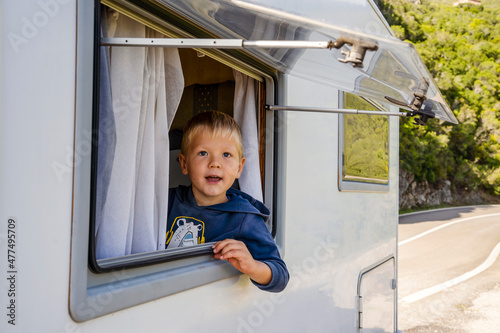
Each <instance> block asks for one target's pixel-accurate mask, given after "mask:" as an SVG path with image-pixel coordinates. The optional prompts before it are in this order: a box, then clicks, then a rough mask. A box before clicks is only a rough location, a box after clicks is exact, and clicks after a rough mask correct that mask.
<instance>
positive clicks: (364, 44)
mask: <svg viewBox="0 0 500 333" xmlns="http://www.w3.org/2000/svg"><path fill="white" fill-rule="evenodd" d="M344 44H347V45H350V46H352V48H351V50H350V51H347V50H341V51H340V53H342V54H344V55H345V58H344V59H341V58H339V61H340V62H344V63H351V64H352V66H353V67H360V68H363V60H364V59H365V55H366V51H377V50H378V45H377V44H376V43H375V42H369V41H364V40H361V39H356V38H349V37H340V38H338V39H337V40H336V41H335V42H333V43H332V45H333V47H335V48H336V49H340V48H341V47H342V46H344Z"/></svg>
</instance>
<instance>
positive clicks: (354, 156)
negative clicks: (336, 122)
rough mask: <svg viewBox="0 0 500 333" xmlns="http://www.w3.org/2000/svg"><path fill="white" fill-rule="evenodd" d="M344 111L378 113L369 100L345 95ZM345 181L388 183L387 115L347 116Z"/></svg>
mask: <svg viewBox="0 0 500 333" xmlns="http://www.w3.org/2000/svg"><path fill="white" fill-rule="evenodd" d="M345 108H346V109H358V110H372V111H377V110H379V109H378V108H376V107H375V106H374V105H372V104H370V103H369V102H367V101H366V100H364V99H362V98H360V97H358V96H355V95H352V94H345ZM343 158H344V164H343V168H342V180H345V181H357V182H368V183H377V184H387V183H388V182H389V119H388V117H386V116H372V115H344V155H343Z"/></svg>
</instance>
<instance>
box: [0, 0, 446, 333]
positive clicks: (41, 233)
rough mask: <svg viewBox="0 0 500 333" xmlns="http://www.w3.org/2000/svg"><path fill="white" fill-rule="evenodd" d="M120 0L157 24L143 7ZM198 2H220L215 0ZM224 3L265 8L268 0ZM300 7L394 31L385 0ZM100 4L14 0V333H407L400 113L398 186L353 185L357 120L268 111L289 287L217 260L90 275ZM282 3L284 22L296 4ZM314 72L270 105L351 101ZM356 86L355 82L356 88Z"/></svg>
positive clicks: (382, 32)
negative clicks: (400, 292)
mask: <svg viewBox="0 0 500 333" xmlns="http://www.w3.org/2000/svg"><path fill="white" fill-rule="evenodd" d="M167 2H168V1H166V3H167ZM281 2H282V3H284V5H283V6H285V7H286V3H287V1H281ZM330 2H331V1H330ZM109 3H112V4H115V5H116V8H120V6H122V7H123V8H129V9H130V8H131V9H130V10H136V11H137V12H138V13H140V14H141V15H142V16H141V17H148V13H147V10H144V9H142V10H141V11H139V10H137V8H139V7H138V6H135V5H134V4H133V1H110V2H109ZM177 3H182V1H177ZM190 3H191V4H192V5H193V4H196V3H197V4H199V6H200V8H198V9H199V10H200V12H203V9H207V8H203V6H204V5H203V3H204V2H203V1H198V2H197V1H190ZM207 3H208V2H207ZM209 3H210V4H212V5H213V6H217V5H221V4H222V5H224V4H225V5H227V6H229V5H231V6H240V9H241V8H242V9H245V8H247V9H248V10H252V8H253V7H255V6H257V7H259V6H264V7H265V2H262V3H259V1H249V2H246V1H232V2H231V1H215V2H209ZM290 3H291V2H290ZM294 3H295V2H294ZM300 3H301V4H302V6H310V7H314V10H315V12H316V15H317V17H305V18H304V19H303V23H304V24H309V23H310V22H313V23H311V24H317V25H319V26H320V25H321V24H323V23H324V24H325V27H326V28H325V29H329V26H328V24H330V23H329V22H331V21H332V20H336V19H339V20H341V19H343V20H344V21H346V19H345V16H350V19H347V21H348V22H350V23H351V27H344V28H346V29H348V28H349V29H351V30H353V31H354V30H356V29H357V30H359V33H360V35H363V36H364V35H367V36H368V32H369V31H372V32H374V33H378V35H377V36H379V37H380V36H382V37H381V38H382V43H384V41H385V43H389V42H387V41H388V40H389V41H391V40H392V39H391V38H392V37H391V32H390V29H389V28H388V27H387V24H386V23H385V21H383V18H382V17H381V15H380V13H379V12H378V10H377V9H376V7H375V6H374V5H373V3H372V2H371V1H366V2H365V1H356V2H344V1H336V2H335V3H336V4H337V7H336V8H337V10H336V11H335V12H325V11H323V10H322V8H324V7H322V6H326V2H322V1H312V2H307V1H302V2H300ZM97 4H98V2H96V4H94V3H93V2H92V1H71V0H24V1H2V2H1V3H0V17H1V19H0V22H1V23H0V24H1V26H0V45H1V46H0V48H1V53H0V57H1V58H0V73H1V81H0V101H1V104H0V219H1V221H2V222H1V223H0V258H1V259H0V272H1V279H0V308H1V309H2V310H1V312H2V313H1V316H0V318H2V319H1V320H0V331H1V332H54V333H58V332H157V331H161V332H194V331H204V332H216V331H217V332H396V331H397V304H396V303H397V302H396V300H397V288H396V286H397V283H396V281H397V221H398V154H399V152H398V139H399V137H398V117H389V141H388V146H389V162H388V170H389V172H388V177H389V178H388V182H387V183H386V184H384V185H382V187H381V188H382V189H380V188H377V187H375V189H373V188H370V187H369V186H368V187H363V186H361V187H360V188H356V186H354V188H351V189H348V190H344V189H342V184H340V183H342V182H343V181H342V179H341V178H342V176H341V173H342V172H341V170H339V168H341V167H342V166H341V164H340V163H339V156H341V155H340V154H339V149H340V146H341V145H340V144H339V131H340V128H341V127H342V124H341V121H340V120H339V119H342V118H341V116H339V115H338V114H337V113H332V112H307V111H269V110H268V111H266V113H265V114H266V119H265V121H266V124H267V128H268V129H270V132H269V131H268V132H267V137H266V140H265V141H266V142H265V145H266V166H265V174H266V177H265V181H264V201H265V203H266V204H267V205H268V206H271V208H272V211H273V218H274V219H276V221H275V222H276V223H275V238H276V243H277V245H278V247H279V249H280V251H281V254H282V257H283V259H284V260H285V262H286V264H287V266H288V269H289V271H290V275H291V279H290V282H289V285H288V286H287V288H286V289H285V290H284V291H283V292H281V293H278V294H272V293H266V292H263V291H260V290H258V289H257V288H256V287H255V286H253V285H252V283H251V282H250V281H249V279H248V277H246V276H244V275H241V274H237V272H235V271H234V270H232V268H231V267H230V265H229V264H227V263H224V262H220V261H214V260H212V259H210V258H211V256H210V255H202V256H195V257H190V258H185V259H180V260H177V261H168V262H160V263H157V264H152V265H145V266H142V267H136V268H134V267H132V268H123V269H115V270H110V271H106V272H103V273H96V272H94V271H92V270H91V269H89V238H92V237H91V236H92V235H89V223H90V222H89V220H90V215H91V213H90V207H91V205H92V203H91V172H92V149H93V146H92V114H93V113H92V112H93V111H92V103H93V90H92V89H93V82H94V81H93V80H94V77H93V71H94V69H93V68H94V51H93V49H94V41H95V33H94V21H95V13H96V11H95V10H94V6H95V5H97ZM127 6H128V7H127ZM193 6H194V5H193ZM297 6H298V7H296V8H297V12H300V4H297ZM264 7H262V8H264ZM134 8H135V9H134ZM266 8H267V10H268V12H269V13H270V14H269V15H271V14H273V13H274V12H273V11H275V10H277V9H279V8H280V1H275V2H274V3H273V6H270V7H266ZM326 8H330V9H331V8H332V5H328V6H327V7H326ZM209 9H213V8H208V9H207V11H208V10H209ZM358 9H359V10H360V11H357V10H358ZM353 10H354V12H353ZM287 15H289V17H290V19H291V20H295V19H296V18H297V13H288V14H287ZM284 17H287V16H286V15H285V16H284ZM308 22H309V23H308ZM322 22H323V23H322ZM366 22H369V24H368V25H367V24H366ZM195 23H196V22H195ZM198 23H199V24H200V26H202V25H203V22H198ZM174 25H175V22H174ZM339 26H342V25H339ZM178 29H180V31H182V27H178ZM207 29H208V28H207ZM313 35H314V34H313ZM194 37H196V36H194ZM194 37H193V38H194ZM394 43H396V42H394ZM396 44H397V43H396ZM398 45H399V44H398ZM323 51H324V52H330V51H329V50H323ZM306 52H308V51H306ZM369 53H370V52H368V54H369ZM254 56H255V57H257V56H256V55H255V54H254ZM368 57H371V55H370V54H369V55H368ZM336 58H337V57H336V56H331V61H332V62H335V63H337V59H336ZM302 59H304V58H302ZM306 59H307V58H306ZM263 61H264V60H263ZM241 62H242V63H244V60H241ZM240 65H241V64H240ZM240 65H238V64H237V63H236V62H235V67H237V66H240ZM267 65H268V66H269V67H271V65H270V64H269V63H268V64H267ZM343 65H346V66H350V64H343ZM307 66H309V65H308V62H307V61H306V62H301V61H298V62H297V64H295V67H293V68H286V66H285V67H284V68H275V74H274V75H273V74H272V72H269V73H268V75H266V73H264V75H263V76H262V82H264V83H265V85H266V96H265V102H266V103H267V104H270V105H273V104H277V105H290V106H293V105H296V106H307V107H317V108H326V109H336V108H342V107H343V106H344V105H343V104H342V99H343V97H342V96H343V95H342V93H341V90H342V89H340V88H341V87H340V88H339V87H338V86H335V84H337V85H338V83H334V84H328V82H326V81H328V80H327V79H326V80H323V79H322V80H314V78H311V77H310V75H308V74H307ZM248 67H251V66H250V65H248ZM417 67H418V66H417ZM240 68H247V67H245V66H240ZM250 72H251V70H250ZM261 72H262V71H259V70H256V71H255V73H254V74H255V75H256V76H259V75H260V73H261ZM329 75H330V74H329ZM331 76H335V74H334V73H332V74H331ZM355 86H356V85H355V82H351V86H350V87H345V91H348V92H353V93H354V94H356V91H355V90H356V89H354V88H353V87H355ZM433 89H434V88H433ZM365 95H366V94H365ZM365 97H369V96H365ZM438 97H439V96H438ZM387 110H390V111H393V112H397V110H398V109H397V107H388V109H387ZM274 112H276V113H277V114H278V116H277V117H274ZM277 122H279V124H277Z"/></svg>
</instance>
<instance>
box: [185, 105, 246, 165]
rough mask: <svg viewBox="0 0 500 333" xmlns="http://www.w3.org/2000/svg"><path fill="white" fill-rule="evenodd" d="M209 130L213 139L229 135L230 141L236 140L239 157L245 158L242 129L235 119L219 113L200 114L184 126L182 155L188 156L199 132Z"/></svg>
mask: <svg viewBox="0 0 500 333" xmlns="http://www.w3.org/2000/svg"><path fill="white" fill-rule="evenodd" d="M207 129H208V130H210V132H211V133H212V138H215V137H220V136H226V135H227V136H229V139H233V138H234V139H236V149H237V150H238V154H239V155H240V156H239V157H240V158H242V157H243V139H242V136H241V129H240V127H239V126H238V124H237V123H236V121H235V120H234V119H233V117H231V116H229V115H227V114H225V113H222V112H219V111H208V112H200V113H198V114H197V115H195V116H194V117H192V118H191V119H189V121H188V122H187V124H186V126H184V133H183V136H182V144H181V153H182V154H184V155H186V153H187V151H188V148H189V146H190V145H191V140H192V139H193V136H194V135H195V134H196V133H198V132H199V131H201V130H207Z"/></svg>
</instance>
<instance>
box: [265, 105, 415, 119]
mask: <svg viewBox="0 0 500 333" xmlns="http://www.w3.org/2000/svg"><path fill="white" fill-rule="evenodd" d="M266 108H267V109H268V110H271V111H278V110H283V111H308V112H327V113H343V114H367V115H371V116H398V117H408V116H409V113H407V112H385V111H368V110H355V109H325V108H313V107H305V106H279V105H266Z"/></svg>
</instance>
